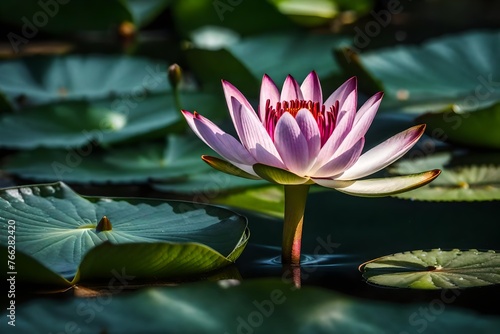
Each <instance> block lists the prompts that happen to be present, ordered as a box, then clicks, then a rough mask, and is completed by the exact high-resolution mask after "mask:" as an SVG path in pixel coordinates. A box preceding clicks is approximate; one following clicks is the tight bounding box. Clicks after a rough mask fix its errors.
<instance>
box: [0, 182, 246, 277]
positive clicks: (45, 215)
mask: <svg viewBox="0 0 500 334" xmlns="http://www.w3.org/2000/svg"><path fill="white" fill-rule="evenodd" d="M104 216H106V219H107V220H108V222H107V224H106V226H107V227H106V228H102V225H103V224H105V223H101V222H102V221H103V220H104V218H103V217H104ZM0 221H1V222H2V231H1V232H0V243H1V246H2V247H1V249H2V253H3V256H4V257H5V258H7V246H8V239H9V233H8V228H7V226H15V228H14V229H15V241H16V244H15V249H16V254H24V255H22V256H23V257H24V260H22V261H18V262H16V264H15V268H13V269H12V270H11V271H14V270H15V271H17V279H19V280H20V281H28V282H34V283H45V284H48V283H49V284H61V281H62V280H61V279H58V280H56V279H55V276H56V275H58V276H60V277H62V278H63V279H64V281H63V282H64V283H65V284H66V285H70V284H75V283H76V282H78V281H81V280H84V281H88V280H95V279H106V278H107V279H109V278H111V277H112V276H113V272H115V271H118V272H126V273H127V274H128V275H129V276H134V277H137V278H138V279H145V278H146V279H147V278H166V279H172V278H180V277H186V276H193V275H199V274H201V273H204V272H209V271H212V270H215V269H218V268H221V267H224V266H227V265H229V264H231V263H233V262H234V261H235V260H236V258H237V257H238V256H239V255H240V253H241V252H242V250H243V248H244V246H245V245H246V242H247V239H248V231H247V228H246V220H245V218H244V217H242V216H239V215H236V214H235V213H233V212H230V211H228V210H224V209H221V208H217V207H210V206H206V205H202V204H196V203H191V202H182V201H171V202H169V201H162V200H148V199H127V198H115V199H113V198H97V197H81V196H79V195H78V194H76V193H75V192H73V191H72V190H71V189H70V188H69V187H68V186H66V185H65V184H64V183H54V184H42V185H33V186H23V187H16V188H7V189H3V190H1V191H0ZM99 221H101V222H99ZM99 226H101V227H99ZM27 257H31V258H32V259H26V258H27ZM35 263H38V265H34V264H35ZM39 272H41V273H43V275H42V277H41V278H40V279H39V276H38V273H39ZM50 272H52V273H54V274H55V275H51V274H50Z"/></svg>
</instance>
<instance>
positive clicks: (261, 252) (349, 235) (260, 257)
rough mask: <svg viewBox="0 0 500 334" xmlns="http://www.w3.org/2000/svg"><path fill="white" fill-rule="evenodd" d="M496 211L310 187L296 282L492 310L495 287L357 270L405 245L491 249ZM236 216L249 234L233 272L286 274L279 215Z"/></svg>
mask: <svg viewBox="0 0 500 334" xmlns="http://www.w3.org/2000/svg"><path fill="white" fill-rule="evenodd" d="M498 209H499V205H498V202H474V203H472V202H471V203H436V202H417V201H408V200H400V199H396V198H378V199H377V198H375V199H372V198H369V199H367V198H358V197H350V196H347V195H344V194H340V193H337V192H335V191H331V192H330V191H329V192H321V193H313V194H311V195H310V197H309V200H308V206H307V209H306V218H305V223H304V232H303V233H304V234H303V260H302V266H301V271H302V284H303V285H314V286H321V287H325V288H329V289H332V290H335V291H338V292H341V293H345V294H347V295H351V296H356V297H359V298H366V299H372V300H382V301H391V302H397V303H410V302H423V303H430V302H432V301H433V300H435V299H439V300H446V301H449V300H451V299H453V302H452V304H453V306H454V307H464V308H470V309H474V310H476V311H479V312H481V313H487V314H497V315H498V314H500V308H499V307H498V300H499V298H500V286H498V285H497V286H489V287H479V288H469V289H463V290H455V291H445V292H443V291H441V290H439V291H425V290H410V289H396V288H386V287H380V286H374V285H370V284H367V283H366V282H365V281H364V279H363V278H362V275H361V273H360V272H359V270H358V266H359V265H360V264H362V263H363V262H366V261H369V260H371V259H374V258H377V257H380V256H384V255H389V254H393V253H398V252H404V251H410V250H419V249H434V248H441V249H454V248H459V249H480V250H481V249H482V250H487V249H493V250H498V249H500V238H499V236H500V233H499V232H500V224H499V223H500V220H499V219H498ZM244 214H245V215H247V217H248V219H249V226H250V229H251V238H250V243H249V245H248V246H247V248H246V249H245V251H244V253H243V255H242V256H241V257H240V259H239V260H238V261H237V268H238V270H239V272H240V274H241V276H242V277H243V279H248V278H256V277H281V278H283V279H286V278H287V275H285V276H284V274H283V270H282V266H281V262H280V251H281V249H280V242H281V228H282V223H281V221H280V220H279V219H269V218H265V217H262V216H257V215H255V214H251V213H248V212H245V213H244ZM318 253H319V254H318ZM288 276H289V275H288ZM443 293H444V294H443ZM450 303H451V302H450Z"/></svg>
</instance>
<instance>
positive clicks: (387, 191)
mask: <svg viewBox="0 0 500 334" xmlns="http://www.w3.org/2000/svg"><path fill="white" fill-rule="evenodd" d="M440 173H441V171H440V170H438V169H435V170H431V171H427V172H423V173H419V174H411V175H404V176H396V177H389V178H381V179H368V180H357V181H340V180H330V179H313V181H314V182H315V183H317V184H319V185H321V186H323V187H327V188H334V189H336V190H338V191H341V192H344V193H347V194H350V195H356V196H367V197H377V196H388V195H394V194H398V193H402V192H405V191H409V190H412V189H415V188H418V187H421V186H423V185H426V184H427V183H429V182H431V181H432V180H434V179H435V178H436V177H437V176H438V175H439V174H440Z"/></svg>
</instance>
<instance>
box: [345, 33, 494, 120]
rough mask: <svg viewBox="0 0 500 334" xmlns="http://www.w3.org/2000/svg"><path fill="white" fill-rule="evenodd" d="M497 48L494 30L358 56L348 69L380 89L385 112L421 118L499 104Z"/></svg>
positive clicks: (364, 53) (442, 38) (353, 59)
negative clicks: (451, 108) (394, 109)
mask: <svg viewBox="0 0 500 334" xmlns="http://www.w3.org/2000/svg"><path fill="white" fill-rule="evenodd" d="M464 45H466V46H467V47H464ZM499 45H500V32H499V31H491V32H486V31H484V32H480V31H475V32H467V33H463V34H458V35H453V36H445V37H440V38H436V39H434V40H431V41H428V42H426V43H424V44H422V45H421V46H412V45H402V46H397V47H391V48H387V49H382V50H375V51H369V52H363V53H362V54H360V55H359V57H354V58H352V59H351V60H352V61H351V63H350V65H351V66H353V67H354V70H357V72H358V73H362V72H363V71H362V70H360V68H362V69H365V70H366V71H367V72H368V73H369V75H370V76H372V77H373V78H372V79H375V81H378V82H380V83H381V84H382V86H383V91H384V93H385V97H384V103H383V107H385V108H389V107H395V106H396V107H403V108H404V109H405V110H406V111H408V112H413V113H422V112H428V111H438V110H442V109H443V108H446V107H449V106H450V105H454V106H455V108H456V109H457V110H459V111H461V112H463V111H473V110H480V109H482V108H485V107H487V106H490V105H492V104H493V103H495V102H498V101H500V67H499V66H498V60H497V59H498V52H499V50H500V49H499ZM354 46H355V47H356V45H354ZM357 47H359V46H357ZM477 50H481V52H477ZM364 80H369V78H360V81H364Z"/></svg>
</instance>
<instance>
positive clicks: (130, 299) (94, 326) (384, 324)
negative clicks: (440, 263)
mask: <svg viewBox="0 0 500 334" xmlns="http://www.w3.org/2000/svg"><path fill="white" fill-rule="evenodd" d="M113 283H114V282H113ZM127 283H128V282H127V281H124V282H118V281H117V282H116V283H115V284H114V286H111V287H109V288H107V287H106V288H103V289H102V290H101V291H98V292H99V293H100V294H99V295H98V296H96V297H92V298H85V299H82V298H65V299H63V300H53V299H46V300H34V301H31V302H27V303H24V304H23V306H22V307H19V308H18V309H16V322H15V324H16V330H18V331H19V332H23V333H35V332H56V333H59V332H64V331H65V330H68V329H75V330H76V329H79V330H81V331H82V332H85V333H99V332H102V331H103V330H106V332H109V333H142V332H144V331H146V330H147V331H148V332H151V333H160V332H165V330H166V329H167V330H169V329H174V330H173V332H177V333H206V334H211V333H217V334H218V333H290V334H293V333H301V334H303V333H314V334H327V333H363V334H367V333H413V332H414V331H415V330H416V329H420V328H422V327H421V326H420V327H415V322H412V321H408V318H409V317H410V318H411V319H414V318H415V319H417V320H418V321H419V320H422V322H424V320H425V319H426V318H425V317H424V316H421V315H420V313H417V312H419V310H420V309H422V308H424V309H426V310H429V304H424V303H418V304H417V303H413V304H400V303H398V304H392V305H391V304H388V303H382V302H377V301H373V300H367V299H355V298H352V297H348V296H345V295H341V294H339V293H337V292H334V291H331V290H327V289H323V288H317V287H309V286H305V287H303V288H302V289H296V288H295V287H294V286H292V285H290V284H287V283H285V282H282V281H281V280H279V279H254V280H245V281H244V282H242V283H239V282H237V281H234V280H225V281H220V282H218V283H215V282H200V283H194V284H189V285H181V286H177V287H158V288H149V289H143V290H140V291H137V292H135V293H122V294H116V293H117V292H120V291H122V290H123V289H124V288H126V284H127ZM113 292H114V293H115V294H114V295H112V293H113ZM100 309H102V310H103V311H102V312H100V311H98V310H100ZM130 310H133V312H130ZM431 310H432V309H431ZM6 312H8V311H5V310H4V311H3V313H2V317H3V319H4V321H2V322H1V324H0V330H2V331H3V332H8V329H10V327H8V324H7V319H8V318H6V314H7V313H6ZM413 314H415V315H417V317H414V316H412V315H413ZM382 315H383V316H382ZM432 319H433V320H432V321H425V322H424V324H425V326H426V327H425V333H426V334H427V333H429V334H438V333H454V334H462V333H464V334H469V333H495V332H496V330H497V329H498V327H499V326H500V319H499V317H495V316H491V315H484V314H480V313H476V312H472V311H470V310H467V309H464V308H456V307H454V306H453V305H447V306H446V312H443V313H442V314H439V316H436V317H433V318H432ZM90 320H91V321H90ZM417 320H416V321H417ZM68 324H69V325H68ZM145 324H147V327H145Z"/></svg>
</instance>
